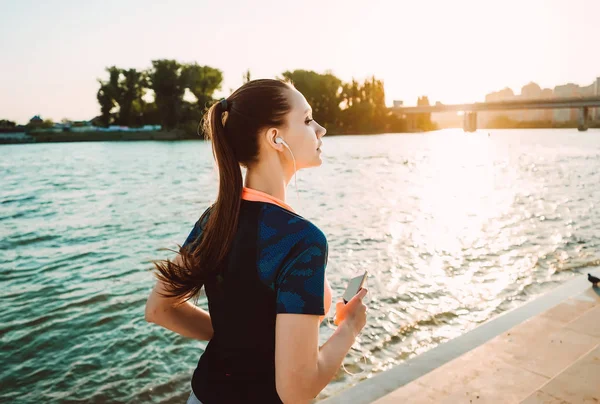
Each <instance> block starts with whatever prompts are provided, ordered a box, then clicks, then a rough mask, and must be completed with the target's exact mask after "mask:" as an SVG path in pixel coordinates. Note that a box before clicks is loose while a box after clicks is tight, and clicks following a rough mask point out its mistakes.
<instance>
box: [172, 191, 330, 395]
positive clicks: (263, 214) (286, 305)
mask: <svg viewBox="0 0 600 404" xmlns="http://www.w3.org/2000/svg"><path fill="white" fill-rule="evenodd" d="M209 215H210V207H209V208H208V209H207V210H206V211H205V212H204V214H203V215H202V216H201V218H200V219H199V220H198V221H197V222H196V224H195V225H194V228H193V229H192V231H191V232H190V234H189V236H188V237H187V239H186V240H185V242H184V244H183V247H191V246H192V245H193V244H195V243H197V242H199V240H200V236H201V235H202V231H203V229H204V226H205V224H206V222H207V220H208V217H209ZM327 248H328V245H327V239H326V237H325V235H324V234H323V232H322V231H321V230H320V229H319V228H318V227H317V226H315V225H314V224H312V223H311V222H310V221H308V220H307V219H305V218H303V217H302V216H299V215H297V214H296V213H295V212H294V210H293V209H292V208H291V207H290V206H289V205H287V204H286V203H285V202H283V201H282V200H280V199H277V198H275V197H273V196H271V195H268V194H266V193H264V192H261V191H257V190H254V189H251V188H246V187H244V188H243V193H242V204H241V208H240V216H239V221H238V230H237V232H236V235H235V238H234V241H233V243H232V246H231V249H230V251H229V254H228V256H227V258H226V260H225V263H224V265H223V266H222V268H220V270H219V272H218V275H217V276H215V277H214V279H210V280H209V281H207V282H206V283H205V285H204V288H205V291H206V296H207V299H208V309H209V311H210V315H211V321H212V325H213V329H214V335H213V338H212V339H211V340H210V342H209V343H208V345H207V347H206V350H205V351H204V353H203V354H202V356H201V357H200V360H199V362H198V366H197V367H196V369H195V371H194V375H193V377H192V389H193V391H194V394H195V395H196V397H198V399H199V400H200V401H202V403H204V404H211V403H249V402H252V403H254V402H260V403H281V400H280V398H279V396H278V394H277V391H276V389H275V320H276V317H277V314H279V313H294V314H312V315H318V316H319V321H322V320H323V319H324V318H325V315H326V314H327V312H328V311H329V308H330V306H331V288H330V285H329V282H328V281H327V278H326V275H325V268H326V265H327V252H328V251H327Z"/></svg>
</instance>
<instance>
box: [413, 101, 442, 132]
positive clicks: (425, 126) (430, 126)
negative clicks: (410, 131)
mask: <svg viewBox="0 0 600 404" xmlns="http://www.w3.org/2000/svg"><path fill="white" fill-rule="evenodd" d="M417 106H425V107H428V106H429V98H428V97H427V96H426V95H424V96H423V97H419V98H418V100H417ZM414 119H415V124H416V128H417V129H421V130H424V131H428V130H435V129H437V125H436V124H435V123H434V122H431V113H423V114H415V118H414Z"/></svg>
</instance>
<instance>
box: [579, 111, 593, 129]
mask: <svg viewBox="0 0 600 404" xmlns="http://www.w3.org/2000/svg"><path fill="white" fill-rule="evenodd" d="M589 115H590V110H589V108H588V107H583V108H580V109H579V125H578V126H577V130H578V131H580V132H585V131H586V130H588V119H589Z"/></svg>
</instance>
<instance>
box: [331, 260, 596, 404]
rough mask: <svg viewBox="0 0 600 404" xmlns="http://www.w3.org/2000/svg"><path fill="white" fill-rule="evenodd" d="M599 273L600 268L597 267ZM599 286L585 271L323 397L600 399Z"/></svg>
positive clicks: (336, 401)
mask: <svg viewBox="0 0 600 404" xmlns="http://www.w3.org/2000/svg"><path fill="white" fill-rule="evenodd" d="M590 272H591V273H592V274H594V275H596V276H599V275H600V268H597V269H595V270H592V271H590ZM599 319H600V288H593V287H592V286H591V284H590V283H589V282H588V281H587V277H586V275H584V274H577V275H576V278H575V279H573V280H571V281H570V282H567V283H566V284H564V285H562V286H559V287H558V288H556V289H554V290H552V291H550V292H548V293H547V294H545V295H543V296H541V297H539V298H538V299H535V300H534V301H531V302H529V303H527V304H525V305H523V306H521V307H519V308H517V309H514V310H512V311H510V312H507V313H505V314H502V315H500V316H498V317H496V318H494V319H492V320H490V321H488V322H486V323H484V324H483V325H481V326H479V327H477V328H475V329H474V330H471V331H470V332H468V333H466V334H464V335H462V336H460V337H458V338H455V339H453V340H450V341H448V342H447V343H445V344H442V345H439V346H438V347H436V348H434V349H432V350H430V351H428V352H426V353H424V354H422V355H419V356H417V357H415V358H413V359H411V360H408V361H406V362H404V363H402V364H401V365H398V366H397V367H395V368H393V369H391V370H388V371H386V372H384V373H381V374H379V375H376V376H374V377H372V378H370V379H367V380H365V381H363V382H361V383H359V384H358V385H356V386H354V387H352V388H350V389H348V390H346V391H344V392H342V393H341V394H338V395H337V396H334V397H331V398H328V399H326V400H323V401H321V402H320V403H322V404H342V403H347V402H352V403H356V404H360V403H376V404H392V403H403V402H410V403H432V404H433V403H453V404H455V403H456V404H458V403H526V404H534V403H555V404H571V403H572V404H576V403H587V402H590V403H591V402H597V401H598V400H600V326H599V324H600V322H599V321H598V320H599Z"/></svg>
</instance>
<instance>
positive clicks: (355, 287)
mask: <svg viewBox="0 0 600 404" xmlns="http://www.w3.org/2000/svg"><path fill="white" fill-rule="evenodd" d="M368 274H369V273H368V272H367V271H365V273H364V274H362V275H359V276H356V277H354V278H352V279H350V281H349V282H348V286H347V287H346V291H345V292H344V296H343V297H342V299H344V303H346V304H347V303H348V302H349V301H350V299H352V297H354V295H355V294H357V293H358V292H359V290H360V289H361V288H362V287H363V285H364V284H365V280H366V279H367V275H368Z"/></svg>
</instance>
